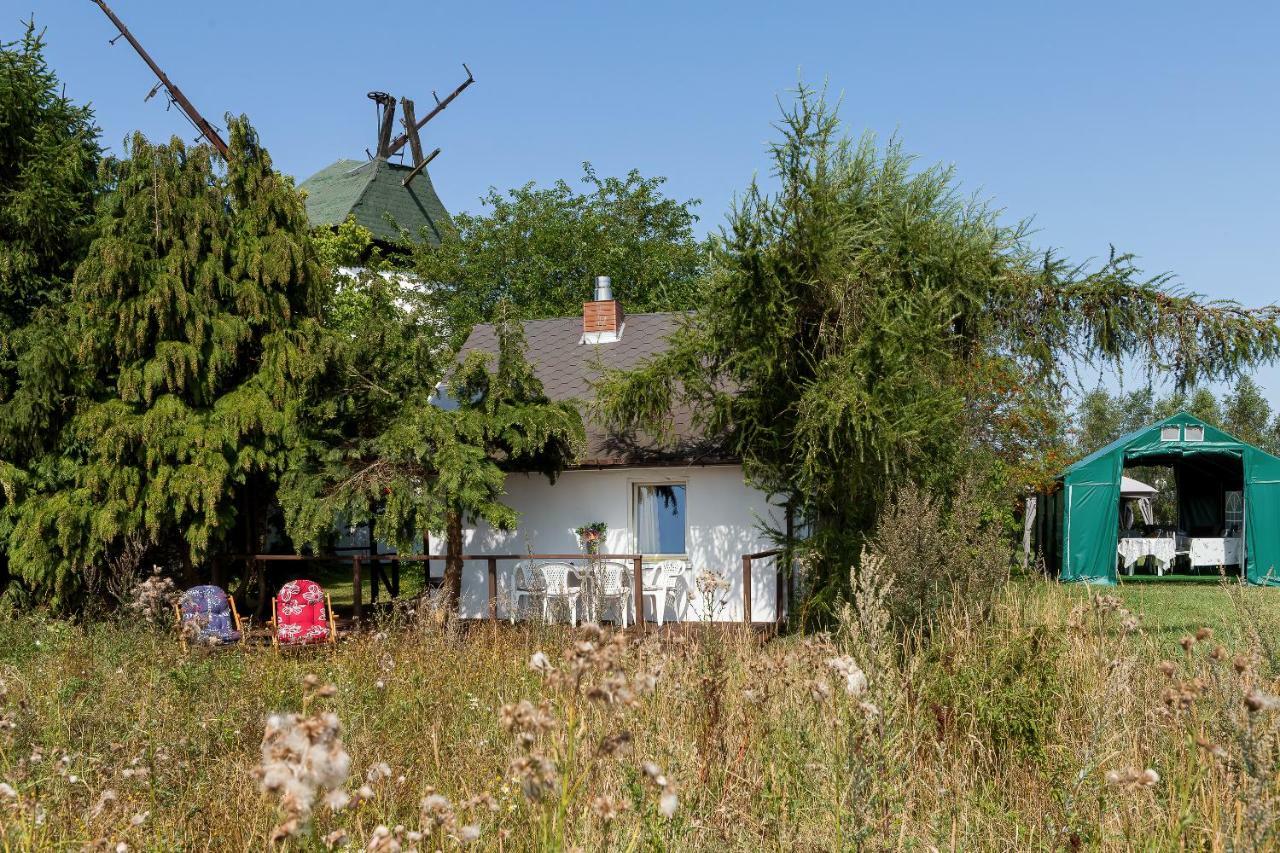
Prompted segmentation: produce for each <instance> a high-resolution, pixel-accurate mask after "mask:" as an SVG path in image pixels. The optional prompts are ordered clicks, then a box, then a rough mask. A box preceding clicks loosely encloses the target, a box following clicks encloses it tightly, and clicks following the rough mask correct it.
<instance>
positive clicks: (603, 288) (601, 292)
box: [596, 275, 613, 302]
mask: <svg viewBox="0 0 1280 853" xmlns="http://www.w3.org/2000/svg"><path fill="white" fill-rule="evenodd" d="M611 299H613V279H611V278H609V276H607V275H598V276H596V302H608V301H610V300H611Z"/></svg>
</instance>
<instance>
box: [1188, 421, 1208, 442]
mask: <svg viewBox="0 0 1280 853" xmlns="http://www.w3.org/2000/svg"><path fill="white" fill-rule="evenodd" d="M1186 440H1187V441H1204V427H1202V426H1191V425H1190V424H1187V429H1186Z"/></svg>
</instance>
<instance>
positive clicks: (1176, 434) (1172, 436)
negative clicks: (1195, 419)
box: [1160, 426, 1203, 441]
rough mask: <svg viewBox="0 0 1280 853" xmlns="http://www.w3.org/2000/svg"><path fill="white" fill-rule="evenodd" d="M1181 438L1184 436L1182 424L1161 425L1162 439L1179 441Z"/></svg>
mask: <svg viewBox="0 0 1280 853" xmlns="http://www.w3.org/2000/svg"><path fill="white" fill-rule="evenodd" d="M1202 437H1203V436H1202ZM1180 438H1182V427H1180V426H1167V427H1160V440H1161V441H1177V440H1178V439H1180Z"/></svg>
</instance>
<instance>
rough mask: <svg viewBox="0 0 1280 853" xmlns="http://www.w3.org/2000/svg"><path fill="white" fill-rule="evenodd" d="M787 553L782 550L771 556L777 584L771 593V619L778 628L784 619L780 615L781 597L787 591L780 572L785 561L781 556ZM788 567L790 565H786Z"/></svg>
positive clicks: (783, 597) (784, 596) (783, 596)
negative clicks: (772, 603)
mask: <svg viewBox="0 0 1280 853" xmlns="http://www.w3.org/2000/svg"><path fill="white" fill-rule="evenodd" d="M787 553H788V552H786V551H784V552H783V553H781V554H779V555H778V556H776V557H774V558H773V564H774V566H775V568H776V571H775V577H776V578H777V584H776V586H777V589H776V590H775V591H774V594H773V597H774V605H773V621H774V623H775V624H776V625H777V626H778V627H779V628H781V627H782V623H783V621H784V620H783V615H782V603H783V599H785V598H786V593H787V585H786V584H787V579H786V578H785V577H784V576H783V573H782V564H783V563H784V562H785V561H784V560H783V557H785V556H786V555H787ZM788 568H790V567H789V566H788ZM788 603H789V602H788Z"/></svg>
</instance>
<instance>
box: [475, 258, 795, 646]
mask: <svg viewBox="0 0 1280 853" xmlns="http://www.w3.org/2000/svg"><path fill="white" fill-rule="evenodd" d="M680 319H681V315H678V314H670V313H664V314H634V315H629V316H628V315H624V313H623V310H622V306H621V305H620V304H619V303H618V302H617V301H616V300H614V299H613V298H612V294H611V292H610V288H609V281H608V279H607V278H601V279H597V285H596V292H595V299H594V300H593V301H591V302H587V303H585V304H584V306H583V314H582V316H581V317H565V318H556V319H550V320H532V321H529V322H526V323H525V324H524V334H525V339H526V342H527V344H528V354H527V357H528V360H529V363H530V365H531V367H532V368H533V370H534V372H535V374H536V375H537V377H538V379H539V380H540V381H541V382H542V385H543V388H544V390H545V392H546V394H547V396H548V397H550V398H551V399H553V400H574V401H577V402H579V403H580V404H581V406H582V409H581V410H582V414H583V420H584V422H585V423H586V427H587V450H586V453H585V454H584V455H583V457H582V458H581V459H580V460H579V462H578V463H577V464H576V465H575V466H574V467H573V468H571V469H570V470H568V471H566V472H565V473H564V474H562V475H561V476H560V478H559V479H558V480H557V481H556V482H555V484H554V485H553V484H551V483H549V482H548V481H547V480H546V478H545V477H542V476H541V475H537V474H513V475H510V476H509V477H508V478H507V484H506V488H507V496H506V502H507V503H508V505H510V506H511V507H513V508H514V509H516V510H517V511H519V512H520V519H521V520H520V526H519V529H517V530H515V531H496V530H493V529H490V528H489V527H487V526H483V525H482V526H480V527H476V528H472V529H468V530H466V531H465V533H464V536H465V540H464V553H465V554H467V555H469V556H480V555H490V554H496V555H524V554H532V555H538V554H571V553H576V552H578V551H579V542H578V539H577V536H576V535H575V533H574V531H575V530H576V529H577V528H578V527H581V526H583V525H586V524H589V523H591V522H597V521H602V522H604V523H605V524H607V525H608V532H607V534H606V536H605V541H604V543H603V545H602V546H601V548H600V552H601V553H602V554H639V555H643V556H644V560H645V563H646V564H650V563H657V562H660V561H667V560H673V559H674V560H680V561H682V562H683V563H684V567H685V568H684V571H683V572H682V573H681V577H680V581H679V583H678V584H677V594H676V595H675V596H673V597H672V598H669V599H668V602H667V606H666V607H665V609H664V618H665V619H667V620H695V621H701V620H703V619H710V618H714V619H715V620H717V621H735V622H742V621H746V620H745V619H744V616H745V615H746V614H745V609H744V608H745V605H746V596H744V590H743V574H744V568H743V562H744V560H743V558H744V557H748V556H750V555H753V554H759V553H761V552H766V551H769V550H771V549H772V548H773V547H774V543H773V541H772V540H771V538H770V537H769V535H768V534H767V533H766V532H765V529H764V528H765V526H766V525H768V526H769V527H771V528H773V529H780V528H781V527H782V525H783V518H782V509H781V508H780V507H778V506H776V505H773V504H770V503H769V501H768V499H767V496H766V495H765V494H763V493H762V492H760V491H758V490H756V489H754V488H752V487H751V486H749V485H748V484H747V483H746V481H745V479H744V477H743V473H742V466H741V464H739V463H738V462H737V461H736V460H734V459H731V458H726V457H725V455H724V454H723V453H720V452H718V451H716V450H715V449H714V448H711V447H708V446H706V445H705V444H702V443H700V442H699V441H698V440H697V439H696V437H695V436H694V435H693V431H692V429H691V425H690V418H689V416H688V412H674V413H673V420H674V436H675V438H676V439H677V440H676V442H675V444H676V447H677V448H678V449H675V450H671V449H659V448H656V447H655V446H653V445H652V444H651V443H647V442H644V441H642V440H639V441H638V440H636V439H635V438H634V437H628V436H619V435H614V434H609V433H608V432H606V431H604V430H602V429H601V428H600V427H599V425H598V424H595V423H593V422H592V421H591V420H590V418H589V414H588V411H587V403H588V402H589V400H590V397H591V382H592V380H593V379H594V378H595V377H596V376H597V375H598V374H599V372H600V370H601V369H602V368H622V369H626V368H630V367H633V366H635V365H637V364H638V363H640V362H641V361H643V360H644V359H646V358H648V357H649V356H652V355H654V354H656V353H659V352H661V351H663V350H664V349H665V348H666V347H667V345H668V340H669V339H670V338H671V337H672V336H673V335H676V334H679V333H680ZM497 348H498V341H497V335H496V333H495V330H494V328H493V326H491V325H481V326H477V327H476V328H475V329H474V330H473V331H472V333H471V336H470V337H469V338H468V339H467V342H466V344H465V345H464V347H463V350H462V352H463V354H466V353H467V352H471V351H482V352H483V351H487V352H492V353H495V354H496V353H497ZM750 562H751V567H750V570H749V571H750V596H749V598H750V606H751V613H750V621H752V622H756V623H769V622H774V621H775V620H776V619H777V618H778V616H779V613H778V597H779V590H780V585H779V583H778V575H777V560H776V558H775V557H771V556H770V557H763V558H756V559H752V560H751V561H750ZM702 570H710V571H713V572H716V573H718V574H719V575H721V576H722V577H723V578H724V579H725V580H726V581H728V587H727V589H726V590H725V591H724V592H722V593H720V598H719V600H718V601H715V602H708V601H707V600H706V597H705V596H702V595H699V594H698V591H697V583H696V578H697V574H698V572H700V571H702ZM514 571H515V564H514V561H511V560H503V561H501V562H500V563H499V564H498V569H497V577H496V584H497V591H496V598H497V602H496V606H497V611H498V614H497V615H498V616H499V617H502V616H504V615H506V609H507V607H508V605H509V602H510V597H511V592H512V590H513V589H514V584H515V580H514ZM488 606H489V577H488V570H487V566H486V563H485V562H484V561H480V560H470V561H468V562H467V563H466V564H465V565H464V570H463V579H462V600H461V615H462V616H463V617H464V618H482V617H484V616H486V615H487V614H488ZM646 611H647V612H646V616H647V618H648V619H650V620H652V619H654V618H655V614H654V613H653V610H652V604H651V605H650V607H649V608H647V609H646Z"/></svg>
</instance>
